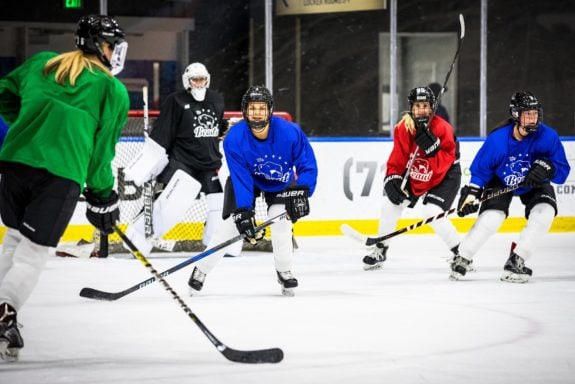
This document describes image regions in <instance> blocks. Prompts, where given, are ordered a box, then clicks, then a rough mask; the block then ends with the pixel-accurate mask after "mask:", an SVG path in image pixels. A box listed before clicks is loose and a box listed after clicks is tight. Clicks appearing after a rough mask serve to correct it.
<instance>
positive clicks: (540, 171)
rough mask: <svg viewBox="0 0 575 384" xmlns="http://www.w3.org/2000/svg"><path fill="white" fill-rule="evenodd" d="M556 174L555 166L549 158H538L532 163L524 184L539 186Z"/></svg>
mask: <svg viewBox="0 0 575 384" xmlns="http://www.w3.org/2000/svg"><path fill="white" fill-rule="evenodd" d="M554 175H555V166H554V165H553V163H552V162H551V161H549V160H543V159H537V160H535V161H534V162H533V164H531V169H530V170H529V172H528V173H527V176H525V179H524V180H523V184H524V185H526V186H528V187H537V186H539V185H541V184H543V183H544V182H545V181H548V180H550V179H551V178H552V177H553V176H554Z"/></svg>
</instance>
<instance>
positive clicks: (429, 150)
mask: <svg viewBox="0 0 575 384" xmlns="http://www.w3.org/2000/svg"><path fill="white" fill-rule="evenodd" d="M414 120H415V136H414V137H413V139H414V140H415V143H416V144H417V146H418V147H419V148H421V149H422V150H423V152H425V156H427V157H433V156H435V155H436V154H437V152H439V148H440V146H439V145H440V143H441V140H439V138H438V137H437V136H435V134H434V133H433V132H431V130H430V129H429V126H428V123H427V118H425V117H424V118H419V119H414Z"/></svg>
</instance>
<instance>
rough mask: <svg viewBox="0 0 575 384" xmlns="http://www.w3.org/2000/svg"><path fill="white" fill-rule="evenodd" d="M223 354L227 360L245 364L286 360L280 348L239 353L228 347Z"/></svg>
mask: <svg viewBox="0 0 575 384" xmlns="http://www.w3.org/2000/svg"><path fill="white" fill-rule="evenodd" d="M221 352H222V354H223V355H224V356H225V358H226V359H228V360H230V361H233V362H236V363H244V364H261V363H279V362H280V361H282V360H283V358H284V352H283V351H282V350H281V349H280V348H270V349H260V350H255V351H239V350H237V349H232V348H229V347H226V348H225V349H224V350H223V351H221Z"/></svg>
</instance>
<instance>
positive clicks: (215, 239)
mask: <svg viewBox="0 0 575 384" xmlns="http://www.w3.org/2000/svg"><path fill="white" fill-rule="evenodd" d="M237 235H238V229H237V227H236V224H235V223H234V221H233V220H232V217H231V216H230V217H228V218H227V219H226V220H224V221H223V222H222V224H221V225H220V226H219V227H218V228H217V229H216V231H215V233H214V235H213V236H212V239H211V240H210V243H209V244H208V249H210V248H212V247H215V246H216V245H218V244H221V243H223V242H224V241H227V240H229V239H231V238H232V237H235V236H237ZM238 242H241V240H240V241H238ZM234 244H235V243H234ZM231 246H233V245H229V246H227V247H225V248H223V249H220V250H219V251H216V252H214V253H213V254H212V255H209V256H207V257H204V258H203V259H201V260H199V261H198V262H197V263H196V267H198V269H199V270H200V271H202V272H203V273H205V274H206V275H207V274H209V273H210V272H211V271H212V269H213V268H214V267H215V266H216V264H217V263H218V261H220V259H222V258H223V257H224V255H225V254H226V253H227V252H228V248H230V247H231Z"/></svg>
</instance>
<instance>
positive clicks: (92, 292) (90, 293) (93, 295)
mask: <svg viewBox="0 0 575 384" xmlns="http://www.w3.org/2000/svg"><path fill="white" fill-rule="evenodd" d="M286 216H287V213H286V212H282V213H280V214H279V215H277V216H275V217H272V218H271V219H269V220H268V221H265V222H263V223H262V224H260V225H258V226H257V227H256V230H257V231H259V230H262V229H264V228H267V227H269V226H270V225H272V224H273V223H275V222H277V221H278V220H280V219H283V218H284V217H286ZM243 238H244V235H237V236H235V237H232V238H231V239H229V240H226V241H224V242H223V243H220V244H218V245H216V246H215V247H212V248H210V249H207V250H205V251H203V252H202V253H200V254H198V255H196V256H193V257H190V258H189V259H186V260H184V261H182V262H181V263H179V264H177V265H175V266H173V267H171V268H169V269H166V270H165V271H163V272H160V276H161V277H166V276H168V275H171V274H172V273H174V272H176V271H179V270H180V269H182V268H184V267H186V266H188V265H190V264H192V263H195V262H196V261H198V260H201V259H203V258H204V257H207V256H209V255H211V254H213V253H215V252H217V251H219V250H220V249H222V248H225V247H227V246H228V245H230V244H233V243H235V242H236V241H240V240H243ZM155 281H156V278H155V277H153V276H152V277H150V278H148V279H146V280H144V281H142V282H140V283H138V284H136V285H134V286H132V287H130V288H127V289H124V290H123V291H119V292H106V291H101V290H99V289H95V288H82V289H81V290H80V296H81V297H85V298H87V299H93V300H102V301H115V300H118V299H120V298H122V297H124V296H126V295H129V294H130V293H132V292H135V291H137V290H139V289H141V288H144V287H145V286H147V285H150V284H152V283H153V282H155Z"/></svg>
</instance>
